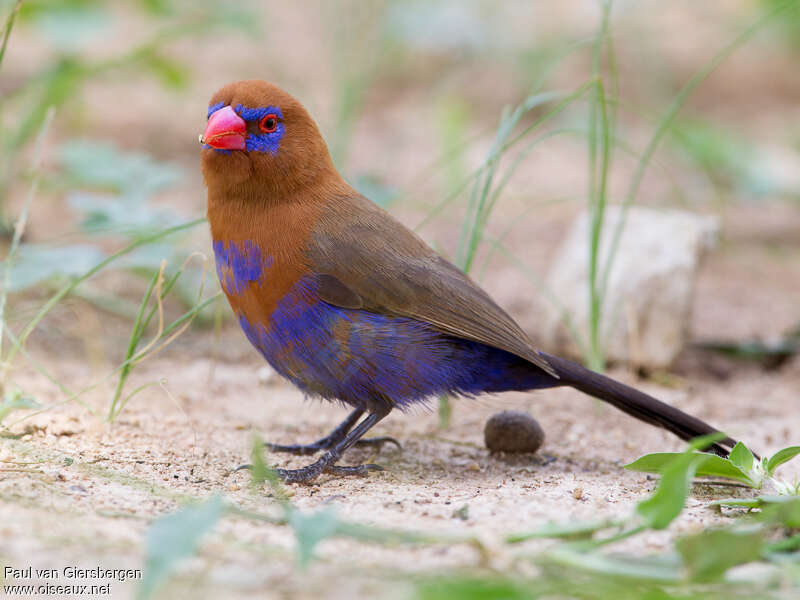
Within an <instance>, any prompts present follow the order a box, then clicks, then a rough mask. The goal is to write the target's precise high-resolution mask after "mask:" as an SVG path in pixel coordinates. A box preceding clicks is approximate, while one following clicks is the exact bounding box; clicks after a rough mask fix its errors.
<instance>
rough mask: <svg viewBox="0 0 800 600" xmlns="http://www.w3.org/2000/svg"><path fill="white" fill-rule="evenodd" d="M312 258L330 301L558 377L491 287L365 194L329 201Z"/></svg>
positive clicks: (312, 247) (323, 293) (310, 253)
mask: <svg viewBox="0 0 800 600" xmlns="http://www.w3.org/2000/svg"><path fill="white" fill-rule="evenodd" d="M308 259H309V262H310V265H309V266H310V267H311V268H312V269H313V271H314V272H315V273H317V274H318V284H319V290H320V295H321V296H322V298H323V299H324V300H325V301H326V302H329V303H331V304H334V305H337V306H344V307H351V308H356V307H360V308H364V309H366V310H371V311H374V312H378V313H382V314H391V315H396V316H404V317H411V318H414V319H418V320H420V321H424V322H426V323H430V324H431V325H432V326H434V327H435V328H436V329H438V330H440V331H442V332H443V333H447V334H450V335H454V336H457V337H462V338H465V339H469V340H474V341H477V342H481V343H483V344H486V345H489V346H493V347H495V348H500V349H502V350H506V351H507V352H511V353H512V354H516V355H517V356H520V357H522V358H524V359H526V360H529V361H530V362H532V363H534V364H535V365H537V366H538V367H540V368H542V369H544V370H545V371H547V372H548V373H550V374H551V375H553V376H554V377H557V376H556V375H555V373H554V372H553V370H552V368H551V367H550V365H549V364H547V361H546V360H545V359H544V358H543V357H542V356H541V355H540V354H539V352H538V351H537V350H536V349H535V348H534V347H533V345H532V344H531V342H530V340H529V339H528V336H527V335H526V334H525V332H524V331H522V329H521V328H520V327H519V325H517V324H516V323H515V322H514V320H513V319H512V318H511V317H510V316H509V315H508V314H507V313H506V312H505V311H504V310H503V309H502V308H500V307H499V306H498V305H497V304H496V303H495V302H494V301H493V300H492V299H491V298H490V297H489V296H488V294H486V292H484V291H483V290H482V289H481V288H480V287H478V285H476V284H475V283H474V282H473V281H472V280H471V279H470V278H469V277H468V276H467V275H465V274H464V273H463V272H462V271H460V270H459V269H457V268H456V267H455V266H453V265H452V264H451V263H449V262H447V261H446V260H445V259H443V258H442V257H440V256H439V255H438V254H436V253H435V252H434V251H433V250H432V249H431V248H430V247H429V246H428V245H427V244H425V242H423V241H422V240H421V239H420V238H419V237H418V236H416V235H415V234H414V233H412V232H411V231H410V230H408V229H407V228H406V227H405V226H403V225H402V224H401V223H399V222H398V221H396V220H395V219H394V218H392V217H391V216H390V215H389V214H388V213H386V212H385V211H383V210H382V209H380V208H378V207H377V206H375V205H374V204H372V203H371V202H369V200H366V199H365V198H362V197H353V198H347V199H346V200H345V201H344V202H336V203H331V205H330V206H329V208H327V209H326V211H325V213H324V214H323V215H322V218H321V220H320V222H319V225H318V226H317V227H316V228H315V230H314V232H313V236H312V240H311V242H310V245H309V248H308ZM359 299H360V302H359ZM359 304H360V306H359Z"/></svg>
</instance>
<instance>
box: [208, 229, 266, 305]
mask: <svg viewBox="0 0 800 600" xmlns="http://www.w3.org/2000/svg"><path fill="white" fill-rule="evenodd" d="M214 259H215V261H216V263H217V277H219V282H220V284H221V285H222V287H223V289H224V290H225V292H226V293H228V294H230V295H236V296H238V295H240V294H242V293H243V292H244V291H245V290H246V289H247V288H248V287H249V285H250V284H251V283H257V284H258V285H262V284H263V283H264V281H263V280H264V277H265V275H266V271H267V270H268V269H269V268H270V267H272V264H273V262H274V260H273V258H272V256H263V255H262V252H261V248H259V247H258V244H256V243H255V242H253V241H252V240H247V241H245V243H244V246H242V247H241V248H240V247H239V246H238V245H237V244H236V243H235V242H228V243H227V244H226V243H225V242H223V241H220V240H215V241H214Z"/></svg>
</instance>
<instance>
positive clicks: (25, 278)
mask: <svg viewBox="0 0 800 600" xmlns="http://www.w3.org/2000/svg"><path fill="white" fill-rule="evenodd" d="M104 258H105V254H103V251H102V250H100V248H98V247H96V246H90V245H88V244H75V245H72V246H48V245H45V244H22V245H20V247H19V251H18V253H17V256H16V258H15V259H14V262H13V264H12V268H11V281H10V284H9V286H8V290H9V291H10V292H19V291H21V290H25V289H27V288H30V287H32V286H34V285H36V284H38V283H41V282H43V281H51V280H63V279H69V278H71V277H80V276H81V275H83V274H84V273H85V272H87V271H88V270H89V269H91V268H93V267H95V266H96V265H97V264H98V263H100V261H102V260H103V259H104ZM3 264H5V263H3Z"/></svg>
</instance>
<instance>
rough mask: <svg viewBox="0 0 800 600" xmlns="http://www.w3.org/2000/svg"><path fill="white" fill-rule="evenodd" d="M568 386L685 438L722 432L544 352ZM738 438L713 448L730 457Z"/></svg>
mask: <svg viewBox="0 0 800 600" xmlns="http://www.w3.org/2000/svg"><path fill="white" fill-rule="evenodd" d="M541 355H542V357H543V358H544V359H545V360H546V361H547V362H548V363H549V364H550V366H551V367H552V368H553V370H554V371H555V372H556V374H557V375H558V377H559V378H560V379H561V382H562V383H563V384H564V385H569V386H571V387H574V388H576V389H578V390H580V391H582V392H584V393H586V394H589V395H590V396H594V397H595V398H599V399H600V400H602V401H604V402H608V403H609V404H611V405H613V406H615V407H616V408H618V409H620V410H621V411H623V412H625V413H627V414H629V415H631V416H633V417H636V418H637V419H639V420H641V421H644V422H646V423H650V424H651V425H655V426H656V427H662V428H664V429H666V430H667V431H670V432H672V433H674V434H675V435H677V436H678V437H679V438H681V439H683V440H691V439H693V438H696V437H699V436H702V435H707V434H710V433H718V430H717V429H716V428H715V427H712V426H711V425H709V424H708V423H705V422H704V421H701V420H700V419H698V418H696V417H693V416H691V415H688V414H686V413H685V412H683V411H681V410H678V409H677V408H675V407H674V406H670V405H669V404H665V403H664V402H661V401H660V400H657V399H655V398H653V397H652V396H649V395H647V394H645V393H644V392H641V391H639V390H637V389H635V388H632V387H630V386H627V385H625V384H624V383H620V382H619V381H616V380H614V379H611V378H610V377H606V376H604V375H600V374H599V373H595V372H594V371H590V370H589V369H586V368H584V367H582V366H581V365H579V364H577V363H574V362H571V361H569V360H566V359H563V358H560V357H558V356H553V355H552V354H547V353H545V352H541ZM735 445H736V440H733V439H731V438H730V437H726V438H724V439H722V440H719V441H717V442H715V443H714V444H712V445H711V446H710V447H709V448H707V450H710V451H712V452H714V453H716V454H719V455H720V456H728V453H729V452H730V449H731V448H733V446H735Z"/></svg>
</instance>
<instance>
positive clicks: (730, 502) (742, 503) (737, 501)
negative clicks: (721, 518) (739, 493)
mask: <svg viewBox="0 0 800 600" xmlns="http://www.w3.org/2000/svg"><path fill="white" fill-rule="evenodd" d="M708 504H709V506H730V507H734V508H759V507H760V506H761V500H759V499H758V498H722V499H721V500H714V501H713V502H709V503H708Z"/></svg>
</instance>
